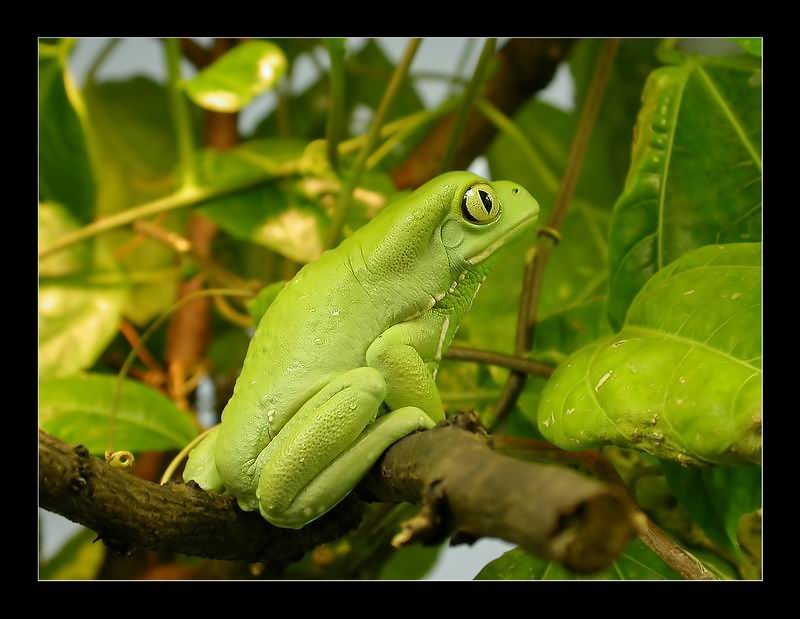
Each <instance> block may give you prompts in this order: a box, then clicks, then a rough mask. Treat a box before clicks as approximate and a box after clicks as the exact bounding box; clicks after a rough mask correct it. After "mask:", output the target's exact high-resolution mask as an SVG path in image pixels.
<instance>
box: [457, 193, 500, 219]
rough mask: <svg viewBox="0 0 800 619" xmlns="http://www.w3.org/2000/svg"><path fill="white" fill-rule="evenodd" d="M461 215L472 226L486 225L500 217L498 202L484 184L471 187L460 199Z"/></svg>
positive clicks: (495, 196) (495, 195)
mask: <svg viewBox="0 0 800 619" xmlns="http://www.w3.org/2000/svg"><path fill="white" fill-rule="evenodd" d="M461 214H462V215H463V216H464V219H466V220H467V221H468V222H470V223H473V224H488V223H491V222H493V221H494V220H496V219H497V218H498V216H499V215H500V200H498V199H497V194H495V192H494V189H492V188H491V187H490V186H489V185H487V184H486V183H478V184H477V185H473V186H472V187H470V188H469V189H467V191H466V192H465V193H464V197H463V198H462V199H461Z"/></svg>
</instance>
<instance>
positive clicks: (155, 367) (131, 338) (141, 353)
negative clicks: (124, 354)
mask: <svg viewBox="0 0 800 619" xmlns="http://www.w3.org/2000/svg"><path fill="white" fill-rule="evenodd" d="M119 330H120V331H121V332H122V335H123V336H125V339H126V340H128V344H130V345H131V348H134V349H135V350H136V351H137V353H136V354H137V356H138V357H139V359H141V361H142V363H144V364H145V365H146V366H147V367H148V368H149V369H150V370H151V371H153V372H158V373H159V374H161V375H162V376H163V375H165V373H164V368H163V367H161V364H159V363H158V361H156V359H155V357H153V355H152V354H150V351H149V350H147V348H146V347H145V346H140V345H139V344H140V338H139V334H138V333H137V332H136V329H135V328H134V326H133V325H132V324H131V323H129V322H128V321H127V320H121V321H120V323H119Z"/></svg>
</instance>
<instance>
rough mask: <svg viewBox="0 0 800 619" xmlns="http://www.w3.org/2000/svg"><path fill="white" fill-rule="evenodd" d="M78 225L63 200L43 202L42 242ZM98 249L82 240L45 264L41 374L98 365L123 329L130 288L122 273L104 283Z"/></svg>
mask: <svg viewBox="0 0 800 619" xmlns="http://www.w3.org/2000/svg"><path fill="white" fill-rule="evenodd" d="M78 227H79V226H78V222H77V221H76V220H75V219H74V218H73V217H72V216H71V215H70V213H69V211H67V209H65V208H64V207H63V206H61V205H58V204H40V205H39V245H40V246H41V247H47V246H48V245H49V244H50V243H51V242H52V241H54V240H55V239H57V238H58V237H60V236H61V235H62V234H65V233H67V232H70V231H72V230H75V229H77V228H78ZM93 253H94V252H93V247H92V245H91V244H87V243H81V244H79V245H76V246H73V247H70V248H68V249H66V250H64V251H61V252H59V253H58V254H55V255H53V256H51V257H49V258H47V259H45V260H42V261H41V262H40V264H39V276H40V282H39V294H38V297H39V311H38V324H39V376H40V377H50V376H67V375H70V374H74V373H76V372H78V371H80V370H83V369H85V368H88V367H90V366H92V365H93V364H94V362H95V361H97V358H98V357H99V356H100V354H101V353H102V352H103V350H104V349H105V348H106V346H107V345H108V344H109V342H110V341H111V340H112V339H113V337H114V334H115V333H116V332H117V328H118V325H119V319H120V316H121V315H122V307H123V305H124V303H125V300H126V299H127V294H128V289H127V286H126V285H125V284H124V281H120V280H119V278H117V283H103V281H102V276H103V275H104V273H102V272H100V271H98V268H97V267H98V265H97V262H98V260H96V259H95V258H94V255H93ZM110 273H111V274H112V275H113V274H114V271H113V270H112V271H111V272H110ZM105 274H106V275H108V274H109V272H108V271H106V273H105ZM98 280H99V281H98Z"/></svg>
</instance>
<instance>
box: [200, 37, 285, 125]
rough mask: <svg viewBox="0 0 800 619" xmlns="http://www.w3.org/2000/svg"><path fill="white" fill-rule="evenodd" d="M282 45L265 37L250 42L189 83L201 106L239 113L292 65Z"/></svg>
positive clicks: (232, 51)
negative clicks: (265, 39)
mask: <svg viewBox="0 0 800 619" xmlns="http://www.w3.org/2000/svg"><path fill="white" fill-rule="evenodd" d="M288 64H289V63H288V61H287V60H286V56H285V55H284V53H283V51H282V50H281V48H280V47H278V46H277V45H275V44H274V43H271V42H269V41H264V40H256V41H247V42H245V43H241V44H240V45H237V46H236V47H234V48H233V49H232V50H230V51H228V52H226V53H225V54H224V55H223V56H222V57H221V58H219V59H218V60H216V61H215V62H214V63H212V64H211V65H209V66H208V67H206V68H205V69H203V70H202V71H200V73H198V74H197V75H195V76H194V77H193V78H192V79H190V80H188V81H187V82H186V83H185V88H186V93H187V94H188V95H189V97H190V98H191V99H192V101H194V102H195V103H196V104H197V105H199V106H201V107H203V108H205V109H207V110H213V111H215V112H238V111H240V110H241V109H242V108H244V107H245V106H246V105H247V104H248V103H250V102H251V101H252V100H253V98H254V97H256V96H258V95H259V94H261V93H262V92H265V91H267V90H269V89H270V88H273V87H274V86H275V84H277V83H278V80H279V79H280V78H281V77H283V74H284V73H286V69H287V67H288Z"/></svg>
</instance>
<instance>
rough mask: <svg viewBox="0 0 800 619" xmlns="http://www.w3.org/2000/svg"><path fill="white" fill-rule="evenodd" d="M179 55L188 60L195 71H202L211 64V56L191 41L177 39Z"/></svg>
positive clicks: (203, 48) (207, 51)
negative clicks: (179, 48)
mask: <svg viewBox="0 0 800 619" xmlns="http://www.w3.org/2000/svg"><path fill="white" fill-rule="evenodd" d="M178 42H179V43H180V46H181V53H182V54H183V55H184V56H185V57H186V58H188V59H189V62H191V63H192V64H193V65H194V66H195V68H196V69H203V68H204V67H205V66H206V65H207V64H209V63H210V62H211V54H210V52H209V50H207V49H206V48H205V47H203V46H201V45H199V44H198V43H196V42H195V41H193V40H192V39H179V40H178Z"/></svg>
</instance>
